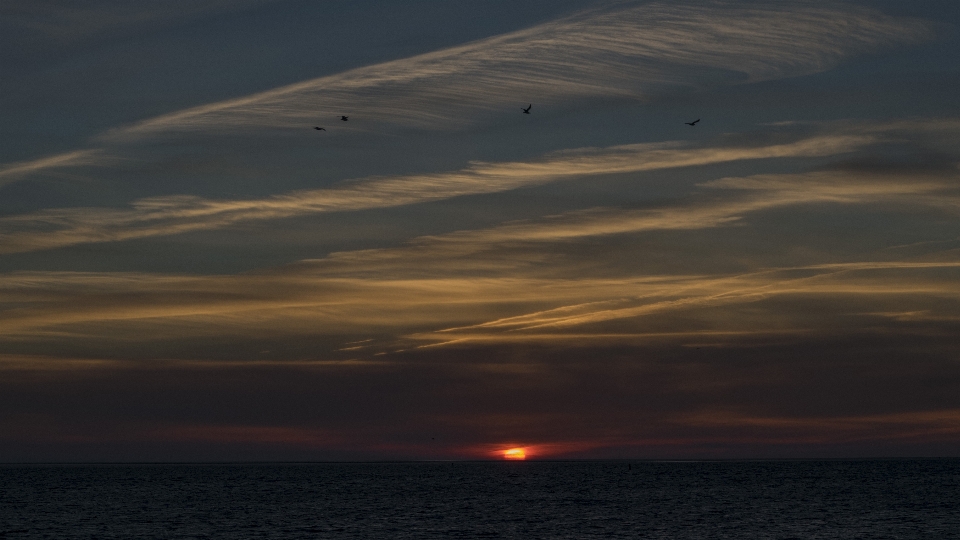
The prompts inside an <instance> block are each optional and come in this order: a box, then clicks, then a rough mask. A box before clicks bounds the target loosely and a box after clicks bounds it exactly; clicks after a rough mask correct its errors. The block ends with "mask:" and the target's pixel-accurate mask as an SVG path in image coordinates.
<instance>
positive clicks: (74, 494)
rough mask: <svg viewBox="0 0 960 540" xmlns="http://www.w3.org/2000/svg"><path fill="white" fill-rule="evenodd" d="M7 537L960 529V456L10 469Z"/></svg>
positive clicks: (2, 473) (4, 498)
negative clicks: (799, 459) (915, 458)
mask: <svg viewBox="0 0 960 540" xmlns="http://www.w3.org/2000/svg"><path fill="white" fill-rule="evenodd" d="M0 538H2V539H28V538H52V539H73V538H84V539H98V540H99V539H113V538H117V539H130V538H157V539H201V538H217V539H219V538H223V539H252V538H275V539H308V538H338V539H339V538H351V539H352V538H357V539H361V538H362V539H391V540H393V539H407V538H410V539H414V538H416V539H424V538H426V539H433V538H436V539H441V538H442V539H447V538H483V539H491V538H516V539H559V538H563V539H566V538H570V539H594V538H596V539H600V538H603V539H609V538H656V539H724V538H730V539H734V538H736V539H783V540H787V539H798V540H799V539H803V540H812V539H827V538H830V539H834V538H836V539H844V540H849V539H859V538H862V539H905V538H910V539H913V538H916V539H951V538H960V460H949V459H939V460H938V459H927V460H872V461H679V462H651V461H636V462H630V461H569V462H544V461H518V462H414V463H312V464H306V463H301V464H254V463H251V464H219V465H215V464H136V465H2V466H0Z"/></svg>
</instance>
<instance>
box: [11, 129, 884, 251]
mask: <svg viewBox="0 0 960 540" xmlns="http://www.w3.org/2000/svg"><path fill="white" fill-rule="evenodd" d="M876 140H877V139H876V137H874V136H871V135H842V134H840V135H819V136H813V137H810V138H806V139H802V140H799V141H796V142H792V143H785V144H774V145H767V146H757V147H700V148H697V147H690V146H685V145H682V144H680V143H659V144H635V145H626V146H616V147H611V148H600V149H596V148H592V149H582V150H577V151H569V152H564V153H558V154H554V155H551V156H547V157H546V158H544V159H541V160H538V161H531V162H512V163H482V162H478V163H474V164H472V165H471V166H469V167H468V168H466V169H462V170H459V171H453V172H448V173H438V174H423V175H411V176H400V177H388V178H372V179H367V180H360V181H355V182H350V183H346V184H344V185H342V186H340V187H336V188H331V189H317V190H305V191H296V192H291V193H287V194H283V195H275V196H272V197H268V198H265V199H254V200H209V199H204V198H201V197H195V196H187V195H182V196H168V197H152V198H146V199H140V200H138V201H135V202H134V203H133V205H132V208H131V209H124V210H117V209H107V208H67V209H51V210H44V211H41V212H36V213H32V214H22V215H16V216H9V217H5V218H0V253H16V252H24V251H33V250H39V249H50V248H55V247H61V246H68V245H73V244H82V243H91V242H110V241H118V240H129V239H133V238H144V237H150V236H159V235H169V234H178V233H184V232H189V231H197V230H205V229H216V228H220V227H225V226H228V225H231V224H234V223H237V222H241V221H249V220H265V219H279V218H287V217H293V216H298V215H305V214H318V213H326V212H345V211H353V210H364V209H370V208H385V207H393V206H403V205H408V204H415V203H423V202H429V201H437V200H442V199H449V198H452V197H459V196H464V195H478V194H487V193H496V192H501V191H507V190H512V189H517V188H522V187H531V186H537V185H541V184H545V183H548V182H553V181H557V180H563V179H573V178H578V177H589V176H594V175H604V174H616V173H630V172H642V171H650V170H656V169H667V168H675V167H689V166H695V165H708V164H714V163H724V162H730V161H738V160H748V159H769V158H784V157H817V156H829V155H835V154H840V153H844V152H850V151H853V150H856V149H858V148H861V147H864V146H866V145H868V144H870V143H873V142H876Z"/></svg>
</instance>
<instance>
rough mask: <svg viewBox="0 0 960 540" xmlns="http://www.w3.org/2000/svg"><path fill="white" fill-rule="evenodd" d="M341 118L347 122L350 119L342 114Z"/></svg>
mask: <svg viewBox="0 0 960 540" xmlns="http://www.w3.org/2000/svg"><path fill="white" fill-rule="evenodd" d="M340 119H341V120H343V121H344V122H346V121H347V120H348V118H347V117H346V116H341V117H340Z"/></svg>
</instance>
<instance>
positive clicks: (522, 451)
mask: <svg viewBox="0 0 960 540" xmlns="http://www.w3.org/2000/svg"><path fill="white" fill-rule="evenodd" d="M503 459H527V449H526V448H508V449H506V450H504V451H503Z"/></svg>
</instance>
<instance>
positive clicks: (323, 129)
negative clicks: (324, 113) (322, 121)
mask: <svg viewBox="0 0 960 540" xmlns="http://www.w3.org/2000/svg"><path fill="white" fill-rule="evenodd" d="M313 129H315V130H317V131H326V129H325V128H322V127H319V126H314V128H313Z"/></svg>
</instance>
